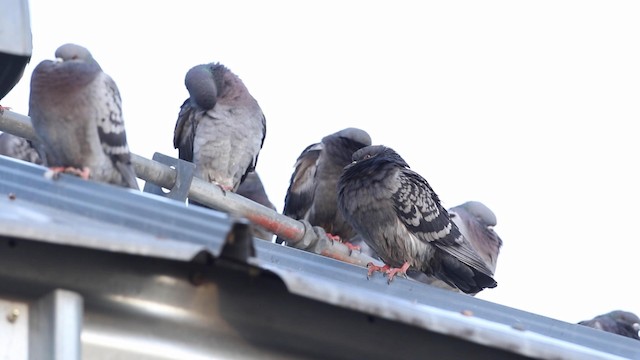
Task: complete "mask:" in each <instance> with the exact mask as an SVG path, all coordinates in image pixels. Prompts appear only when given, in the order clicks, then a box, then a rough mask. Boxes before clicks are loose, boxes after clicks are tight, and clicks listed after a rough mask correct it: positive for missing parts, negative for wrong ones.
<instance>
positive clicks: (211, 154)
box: [173, 63, 266, 192]
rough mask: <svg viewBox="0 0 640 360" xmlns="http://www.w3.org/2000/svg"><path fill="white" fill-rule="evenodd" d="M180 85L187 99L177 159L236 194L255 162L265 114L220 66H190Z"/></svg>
mask: <svg viewBox="0 0 640 360" xmlns="http://www.w3.org/2000/svg"><path fill="white" fill-rule="evenodd" d="M184 82H185V86H186V87H187V90H188V91H189V98H188V99H187V100H186V101H185V102H184V103H183V104H182V107H181V108H180V113H179V115H178V120H177V122H176V127H175V131H174V137H173V145H174V147H175V148H177V149H178V152H179V157H180V159H183V160H186V161H191V162H193V163H194V164H195V165H196V176H197V177H199V178H201V179H203V180H205V181H208V182H211V183H214V184H217V185H219V186H220V187H221V188H222V189H223V190H225V191H233V192H235V191H236V190H237V189H238V186H240V183H241V182H242V181H243V180H244V178H245V177H246V176H247V173H249V172H251V171H253V170H254V169H255V166H256V164H257V162H258V154H259V153H260V150H261V149H262V144H263V143H264V139H265V135H266V120H265V116H264V114H263V113H262V110H261V109H260V106H259V105H258V102H257V101H256V99H254V98H253V96H251V94H250V93H249V90H247V88H246V86H245V85H244V83H243V82H242V80H240V78H239V77H238V76H237V75H235V74H234V73H233V72H231V70H229V69H227V68H226V67H225V66H224V65H222V64H220V63H210V64H203V65H197V66H194V67H193V68H191V69H190V70H189V71H188V72H187V74H186V76H185V81H184Z"/></svg>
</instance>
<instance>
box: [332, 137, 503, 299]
mask: <svg viewBox="0 0 640 360" xmlns="http://www.w3.org/2000/svg"><path fill="white" fill-rule="evenodd" d="M338 205H339V207H340V208H341V209H342V212H343V214H344V215H345V217H346V219H347V221H348V222H349V223H350V224H351V225H352V226H353V227H354V228H355V229H356V231H357V232H358V233H359V234H361V235H362V237H363V238H364V240H365V241H367V243H368V244H369V246H371V247H372V248H373V250H374V251H375V252H376V253H377V254H378V256H380V258H381V259H382V261H383V262H384V263H385V266H383V267H378V266H375V265H371V266H369V275H371V274H372V273H373V272H374V271H376V270H378V271H384V272H386V273H387V276H388V278H389V281H391V280H393V277H394V276H395V275H396V274H398V273H399V274H406V271H407V270H409V269H412V270H417V271H421V272H424V273H425V274H426V275H427V276H434V277H436V278H438V279H440V280H442V281H444V282H445V283H447V284H448V285H450V286H452V287H456V288H458V289H459V290H460V291H462V292H464V293H477V292H479V291H480V290H482V289H484V288H493V287H495V286H496V285H497V283H496V282H495V280H494V279H493V278H492V273H491V270H490V269H489V268H488V267H487V265H486V264H485V263H484V261H483V260H482V258H481V257H480V256H479V255H478V254H477V253H476V251H475V249H474V248H473V246H472V245H471V244H470V243H469V241H468V240H466V239H465V238H464V236H462V234H461V233H460V230H459V229H458V227H457V226H456V225H455V223H454V222H453V221H451V219H450V217H449V213H448V212H447V210H446V209H445V208H444V207H443V206H442V205H441V203H440V199H439V198H438V195H437V194H436V193H435V192H434V191H433V189H432V188H431V186H430V185H429V183H428V182H427V180H426V179H424V178H423V177H422V176H421V175H419V174H418V173H416V172H414V171H412V170H411V169H409V165H408V164H407V163H406V162H405V160H404V159H403V158H402V157H400V155H399V154H398V153H396V152H395V151H394V150H393V149H391V148H389V147H386V146H382V145H375V146H368V147H365V148H362V149H360V150H358V151H356V152H355V153H354V154H353V163H351V164H349V165H348V166H347V167H345V169H344V172H343V173H342V176H341V177H340V181H339V182H338Z"/></svg>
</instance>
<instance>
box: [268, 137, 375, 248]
mask: <svg viewBox="0 0 640 360" xmlns="http://www.w3.org/2000/svg"><path fill="white" fill-rule="evenodd" d="M368 145H371V137H370V136H369V134H368V133H367V132H366V131H364V130H361V129H357V128H346V129H343V130H340V131H338V132H336V133H333V134H330V135H327V136H325V137H324V138H323V139H322V141H321V142H320V143H317V144H312V145H309V146H308V147H307V148H305V149H304V150H303V151H302V153H301V154H300V156H299V157H298V159H297V160H296V163H295V166H294V172H293V174H292V175H291V180H290V183H289V189H288V190H287V194H286V196H285V200H284V209H283V214H284V215H287V216H289V217H291V218H293V219H296V220H301V219H305V220H308V221H309V223H310V224H311V225H313V226H320V227H322V228H323V229H325V231H326V232H327V233H328V234H329V235H330V237H331V238H333V239H340V240H342V241H349V239H351V238H352V237H354V236H355V235H356V232H355V231H354V229H353V227H352V226H351V225H350V224H349V223H347V222H346V220H345V219H344V216H342V213H341V212H340V210H339V209H338V190H337V185H338V179H340V175H341V174H342V171H343V169H344V167H345V166H346V165H347V164H349V163H351V155H353V153H354V152H355V151H356V150H358V149H361V148H363V147H365V146H368ZM282 241H284V239H282V238H278V239H276V242H278V243H280V242H282ZM345 244H349V243H348V242H346V243H345Z"/></svg>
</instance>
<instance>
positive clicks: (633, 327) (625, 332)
mask: <svg viewBox="0 0 640 360" xmlns="http://www.w3.org/2000/svg"><path fill="white" fill-rule="evenodd" d="M578 324H580V325H584V326H588V327H592V328H594V329H599V330H603V331H606V332H610V333H614V334H618V335H622V336H626V337H629V338H632V339H636V340H640V337H639V336H638V331H640V318H638V316H637V315H636V314H634V313H631V312H628V311H622V310H614V311H612V312H610V313H607V314H603V315H598V316H596V317H594V318H593V319H591V320H583V321H580V322H579V323H578Z"/></svg>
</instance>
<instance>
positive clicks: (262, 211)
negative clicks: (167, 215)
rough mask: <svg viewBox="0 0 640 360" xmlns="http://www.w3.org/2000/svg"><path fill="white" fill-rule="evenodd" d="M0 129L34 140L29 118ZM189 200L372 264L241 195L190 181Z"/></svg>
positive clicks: (146, 168)
mask: <svg viewBox="0 0 640 360" xmlns="http://www.w3.org/2000/svg"><path fill="white" fill-rule="evenodd" d="M0 130H1V131H5V132H8V133H11V134H13V135H16V136H20V137H23V138H26V139H29V140H35V139H36V134H35V132H34V130H33V127H32V126H31V119H30V118H29V117H28V116H24V115H21V114H18V113H15V112H13V111H9V110H5V111H4V112H3V113H1V114H0ZM131 161H132V163H133V166H134V169H135V172H136V175H137V176H138V177H139V178H141V179H143V180H145V181H149V182H151V183H153V184H156V185H158V186H161V187H163V188H166V189H171V188H173V186H174V184H175V183H176V178H177V174H176V170H175V169H173V168H171V167H169V166H167V165H164V164H162V163H159V162H157V161H154V160H150V159H147V158H144V157H142V156H139V155H136V154H131ZM189 198H190V199H192V200H195V201H197V202H199V203H201V204H204V205H206V206H209V207H211V208H214V209H217V210H219V211H223V212H226V213H229V214H233V215H236V216H241V217H245V218H247V219H248V220H249V221H250V222H252V223H254V224H256V225H260V226H262V227H264V228H265V229H267V230H269V231H271V232H273V233H274V234H276V235H278V236H281V237H283V238H285V239H287V240H288V245H289V246H292V247H295V248H299V249H302V250H306V251H311V252H314V253H316V254H322V255H325V256H329V257H332V258H336V259H339V260H342V261H346V262H349V263H352V264H356V265H360V266H366V264H367V263H369V262H375V260H374V259H373V258H371V257H369V256H367V255H365V254H362V253H359V252H357V251H351V250H350V249H349V248H348V247H347V246H346V245H344V244H342V243H339V242H334V241H332V240H330V239H329V238H328V237H327V236H326V233H325V232H324V230H322V229H321V228H320V227H314V226H311V225H310V224H309V223H308V222H307V221H298V220H294V219H292V218H290V217H288V216H285V215H282V214H280V213H278V212H276V211H274V210H272V209H270V208H267V207H265V206H263V205H261V204H258V203H256V202H254V201H252V200H249V199H247V198H245V197H243V196H240V195H237V194H235V193H233V192H229V191H223V190H222V189H221V188H220V187H219V186H217V185H213V184H210V183H208V182H206V181H204V180H202V179H199V178H193V180H192V182H191V186H190V188H189Z"/></svg>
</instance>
